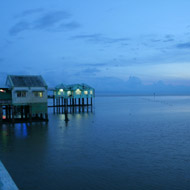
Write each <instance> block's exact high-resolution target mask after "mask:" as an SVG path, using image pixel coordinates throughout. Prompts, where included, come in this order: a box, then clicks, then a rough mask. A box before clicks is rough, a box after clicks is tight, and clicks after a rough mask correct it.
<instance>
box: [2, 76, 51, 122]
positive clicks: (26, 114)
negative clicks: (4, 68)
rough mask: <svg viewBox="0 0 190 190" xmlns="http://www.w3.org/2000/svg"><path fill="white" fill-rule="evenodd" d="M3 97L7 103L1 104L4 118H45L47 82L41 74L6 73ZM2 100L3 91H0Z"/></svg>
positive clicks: (46, 116) (46, 117)
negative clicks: (5, 87)
mask: <svg viewBox="0 0 190 190" xmlns="http://www.w3.org/2000/svg"><path fill="white" fill-rule="evenodd" d="M6 86H7V89H2V91H3V90H4V91H6V93H4V97H7V99H8V100H9V103H8V102H6V104H2V105H3V106H4V109H5V113H6V120H12V121H13V122H14V120H15V119H17V120H18V119H20V120H23V121H25V120H33V119H34V118H35V120H36V119H37V118H38V119H39V120H40V119H41V120H47V119H48V115H47V112H48V111H47V108H48V106H47V84H46V83H45V81H44V80H43V78H42V77H41V76H30V75H24V76H22V75H8V76H7V80H6ZM0 94H1V96H0V100H1V101H2V100H3V99H4V98H3V92H2V93H0Z"/></svg>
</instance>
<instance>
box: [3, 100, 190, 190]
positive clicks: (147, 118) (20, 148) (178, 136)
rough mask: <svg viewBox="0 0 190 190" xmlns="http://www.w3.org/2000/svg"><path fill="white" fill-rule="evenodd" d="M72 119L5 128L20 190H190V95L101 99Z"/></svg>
mask: <svg viewBox="0 0 190 190" xmlns="http://www.w3.org/2000/svg"><path fill="white" fill-rule="evenodd" d="M68 117H69V122H68V123H65V116H64V114H53V110H51V109H49V122H48V123H31V124H30V123H23V124H21V123H17V124H9V125H8V124H6V125H5V124H3V125H1V126H0V160H1V161H2V163H3V164H4V166H5V167H6V168H7V170H8V172H9V173H10V175H11V176H12V178H13V180H14V182H15V183H16V185H17V186H18V187H19V189H20V190H188V189H190V96H155V97H154V96H99V97H96V98H95V100H94V106H93V108H92V111H89V112H88V113H87V112H86V113H75V114H73V113H69V114H68Z"/></svg>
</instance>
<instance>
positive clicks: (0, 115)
mask: <svg viewBox="0 0 190 190" xmlns="http://www.w3.org/2000/svg"><path fill="white" fill-rule="evenodd" d="M2 120H3V107H2V106H0V123H2Z"/></svg>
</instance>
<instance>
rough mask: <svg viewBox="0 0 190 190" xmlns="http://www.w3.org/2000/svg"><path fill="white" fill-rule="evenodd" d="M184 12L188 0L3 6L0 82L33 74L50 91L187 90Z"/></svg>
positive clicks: (68, 0)
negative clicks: (68, 87) (62, 87)
mask: <svg viewBox="0 0 190 190" xmlns="http://www.w3.org/2000/svg"><path fill="white" fill-rule="evenodd" d="M189 7H190V1H189V0H159V1H153V0H117V1H116V0H80V1H79V0H64V1H63V0H32V1H26V0H17V1H12V0H2V1H0V10H1V11H0V15H1V16H0V23H1V24H0V34H1V35H0V66H1V67H0V68H1V69H0V84H3V83H4V82H5V79H6V76H7V75H8V74H14V75H25V74H31V75H42V76H43V77H44V79H45V80H46V82H47V84H48V86H49V87H54V86H55V85H57V84H60V83H64V84H72V83H87V84H89V85H92V86H94V87H95V88H96V89H97V90H98V91H112V90H113V91H114V90H115V89H116V91H122V90H124V91H127V89H129V88H131V86H135V84H136V83H138V84H140V85H141V87H145V86H146V87H147V86H152V88H153V86H154V88H155V86H159V85H160V84H162V86H164V85H165V88H168V85H172V86H177V87H176V89H178V90H179V88H182V87H184V86H185V87H186V90H188V88H190V11H189ZM137 81H138V82H137ZM132 82H134V85H129V83H130V84H131V83H132ZM126 86H128V87H126ZM137 86H138V85H137ZM178 87H179V88H178ZM183 89H184V88H183Z"/></svg>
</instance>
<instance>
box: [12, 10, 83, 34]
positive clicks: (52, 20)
mask: <svg viewBox="0 0 190 190" xmlns="http://www.w3.org/2000/svg"><path fill="white" fill-rule="evenodd" d="M38 11H40V10H30V11H28V12H25V13H23V14H33V13H36V12H38ZM79 27H80V24H79V23H78V22H76V21H72V20H71V15H70V14H69V13H67V12H65V11H52V12H48V13H45V14H43V15H42V16H41V17H38V18H37V19H35V20H33V21H19V22H18V23H16V24H15V25H14V26H12V27H11V29H10V31H9V33H10V35H17V34H19V33H21V32H23V31H27V30H46V31H50V32H61V31H65V30H69V31H70V30H75V29H77V28H79Z"/></svg>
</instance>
